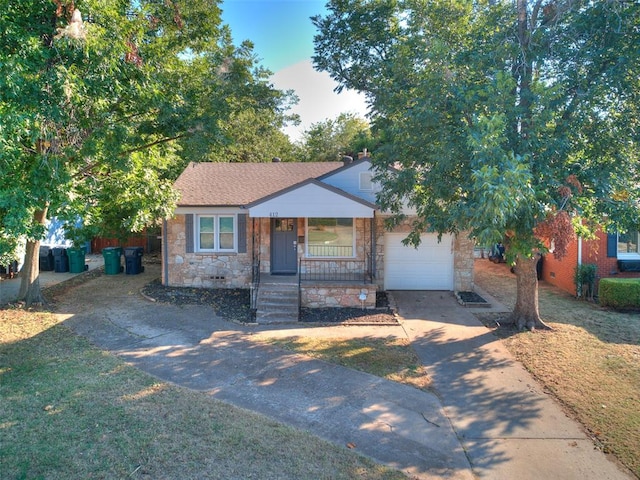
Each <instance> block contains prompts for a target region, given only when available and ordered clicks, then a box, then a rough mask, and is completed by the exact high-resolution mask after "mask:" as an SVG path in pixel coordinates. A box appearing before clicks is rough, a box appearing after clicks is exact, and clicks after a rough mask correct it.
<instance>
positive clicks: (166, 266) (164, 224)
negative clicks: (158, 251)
mask: <svg viewBox="0 0 640 480" xmlns="http://www.w3.org/2000/svg"><path fill="white" fill-rule="evenodd" d="M168 247H169V245H167V220H166V219H163V220H162V269H163V271H164V275H163V278H164V282H162V284H163V285H164V286H165V287H166V286H168V285H169V251H168Z"/></svg>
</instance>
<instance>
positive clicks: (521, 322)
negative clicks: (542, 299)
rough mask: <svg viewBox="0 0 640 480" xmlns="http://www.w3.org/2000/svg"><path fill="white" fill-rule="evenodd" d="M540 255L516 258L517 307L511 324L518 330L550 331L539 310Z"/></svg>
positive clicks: (512, 315)
mask: <svg viewBox="0 0 640 480" xmlns="http://www.w3.org/2000/svg"><path fill="white" fill-rule="evenodd" d="M539 259H540V255H535V256H534V257H533V258H525V257H522V256H520V255H518V256H517V257H516V264H515V267H514V272H515V274H516V305H515V307H514V309H513V313H512V314H511V322H512V323H513V324H514V325H515V326H516V328H517V329H518V330H524V329H527V330H534V329H536V328H541V329H549V326H548V325H546V324H545V323H544V322H543V321H542V319H541V318H540V310H539V308H538V271H537V269H536V266H537V264H538V261H539Z"/></svg>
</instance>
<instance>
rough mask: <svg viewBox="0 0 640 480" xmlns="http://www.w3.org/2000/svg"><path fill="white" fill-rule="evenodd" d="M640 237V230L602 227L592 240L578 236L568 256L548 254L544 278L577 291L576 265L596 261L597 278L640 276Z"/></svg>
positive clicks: (572, 292)
mask: <svg viewBox="0 0 640 480" xmlns="http://www.w3.org/2000/svg"><path fill="white" fill-rule="evenodd" d="M639 237H640V233H639V232H628V233H606V232H604V231H602V230H600V231H598V232H597V233H596V238H595V239H592V240H584V239H582V238H580V237H575V238H574V239H573V240H572V241H571V243H570V244H569V247H568V250H567V255H566V256H565V257H563V258H561V259H556V258H555V257H554V256H553V255H552V254H549V255H546V256H545V258H544V261H543V267H542V279H543V280H545V281H546V282H548V283H550V284H552V285H555V286H557V287H559V288H561V289H562V290H564V291H566V292H569V293H571V294H573V295H575V294H576V285H575V283H574V275H575V269H576V266H577V265H586V264H595V265H596V280H599V279H601V278H609V277H618V278H634V277H635V278H640V247H639V246H640V238H639ZM596 292H597V285H596Z"/></svg>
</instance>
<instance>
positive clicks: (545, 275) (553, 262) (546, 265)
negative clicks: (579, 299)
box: [542, 239, 578, 295]
mask: <svg viewBox="0 0 640 480" xmlns="http://www.w3.org/2000/svg"><path fill="white" fill-rule="evenodd" d="M577 264H578V241H577V239H574V240H572V241H571V243H569V246H568V248H567V255H566V256H565V257H563V258H562V259H560V260H558V259H557V258H555V257H554V256H553V253H547V254H546V255H545V256H544V260H543V261H542V280H544V281H545V282H548V283H550V284H551V285H555V286H556V287H558V288H561V289H562V290H564V291H566V292H569V293H571V294H573V295H575V294H576V287H575V285H574V283H573V275H574V272H575V268H576V265H577Z"/></svg>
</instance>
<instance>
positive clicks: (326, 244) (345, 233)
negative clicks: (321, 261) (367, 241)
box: [306, 218, 356, 257]
mask: <svg viewBox="0 0 640 480" xmlns="http://www.w3.org/2000/svg"><path fill="white" fill-rule="evenodd" d="M355 237H356V236H355V229H354V221H353V218H308V219H307V235H306V239H307V256H308V257H353V252H354V241H355Z"/></svg>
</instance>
